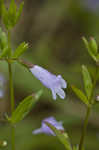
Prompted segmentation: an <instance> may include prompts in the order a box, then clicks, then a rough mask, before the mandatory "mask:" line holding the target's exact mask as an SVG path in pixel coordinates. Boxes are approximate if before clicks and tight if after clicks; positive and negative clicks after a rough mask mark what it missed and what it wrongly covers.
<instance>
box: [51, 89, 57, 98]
mask: <svg viewBox="0 0 99 150" xmlns="http://www.w3.org/2000/svg"><path fill="white" fill-rule="evenodd" d="M51 91H52V96H53V99H54V100H56V92H55V90H53V89H52V90H51Z"/></svg>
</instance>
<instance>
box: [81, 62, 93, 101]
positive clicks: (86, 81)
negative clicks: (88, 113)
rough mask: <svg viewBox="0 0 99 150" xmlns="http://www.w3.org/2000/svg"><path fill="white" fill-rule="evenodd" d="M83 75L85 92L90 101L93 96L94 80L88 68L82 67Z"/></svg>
mask: <svg viewBox="0 0 99 150" xmlns="http://www.w3.org/2000/svg"><path fill="white" fill-rule="evenodd" d="M82 74H83V80H84V87H85V92H86V94H87V97H88V99H89V98H90V96H91V92H92V86H93V85H92V80H91V76H90V74H89V72H88V69H87V67H86V66H84V65H83V66H82Z"/></svg>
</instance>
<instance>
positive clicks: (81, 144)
mask: <svg viewBox="0 0 99 150" xmlns="http://www.w3.org/2000/svg"><path fill="white" fill-rule="evenodd" d="M97 74H98V67H97V66H96V71H95V75H94V77H95V78H94V82H93V87H92V92H91V96H90V99H89V101H90V103H91V104H92V103H93V99H92V98H93V93H94V88H95V85H96V81H97ZM90 112H91V106H90V107H87V111H86V116H85V120H84V125H83V129H82V135H81V139H80V144H79V150H83V145H84V139H85V135H86V130H87V125H88V119H89V116H90Z"/></svg>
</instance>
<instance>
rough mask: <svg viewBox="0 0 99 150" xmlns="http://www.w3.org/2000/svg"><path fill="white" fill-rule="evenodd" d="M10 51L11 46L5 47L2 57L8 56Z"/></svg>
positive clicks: (0, 56)
mask: <svg viewBox="0 0 99 150" xmlns="http://www.w3.org/2000/svg"><path fill="white" fill-rule="evenodd" d="M8 53H9V48H8V47H6V48H4V50H3V51H2V53H1V55H0V58H3V57H5V56H8Z"/></svg>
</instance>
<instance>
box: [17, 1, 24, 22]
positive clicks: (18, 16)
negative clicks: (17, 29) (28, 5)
mask: <svg viewBox="0 0 99 150" xmlns="http://www.w3.org/2000/svg"><path fill="white" fill-rule="evenodd" d="M23 6H24V2H22V3H21V4H20V6H19V9H18V11H17V13H16V23H17V22H18V21H19V19H20V16H21V13H22V10H23Z"/></svg>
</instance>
